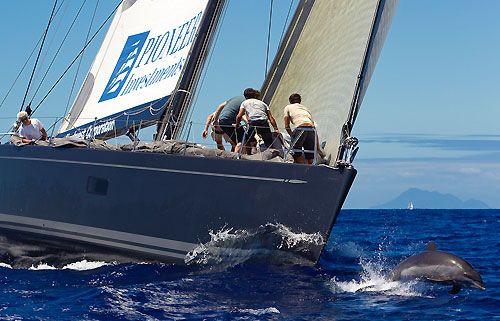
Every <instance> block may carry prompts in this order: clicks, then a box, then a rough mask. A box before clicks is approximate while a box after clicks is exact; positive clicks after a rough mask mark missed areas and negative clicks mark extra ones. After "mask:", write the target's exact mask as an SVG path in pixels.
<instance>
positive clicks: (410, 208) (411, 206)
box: [408, 201, 413, 211]
mask: <svg viewBox="0 0 500 321" xmlns="http://www.w3.org/2000/svg"><path fill="white" fill-rule="evenodd" d="M408 209H409V210H410V211H412V210H413V203H412V201H410V203H409V204H408Z"/></svg>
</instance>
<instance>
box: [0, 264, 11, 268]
mask: <svg viewBox="0 0 500 321" xmlns="http://www.w3.org/2000/svg"><path fill="white" fill-rule="evenodd" d="M0 268H6V269H12V266H11V265H10V264H7V263H0Z"/></svg>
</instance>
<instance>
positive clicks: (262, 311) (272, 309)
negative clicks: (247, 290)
mask: <svg viewBox="0 0 500 321" xmlns="http://www.w3.org/2000/svg"><path fill="white" fill-rule="evenodd" d="M236 312H241V313H249V314H253V315H264V314H271V313H277V314H279V313H281V312H280V310H278V309H276V308H275V307H270V308H265V309H237V310H236Z"/></svg>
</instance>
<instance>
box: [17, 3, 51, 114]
mask: <svg viewBox="0 0 500 321" xmlns="http://www.w3.org/2000/svg"><path fill="white" fill-rule="evenodd" d="M56 7H57V0H56V1H55V2H54V8H52V13H51V14H50V19H49V23H48V24H47V28H46V29H45V33H44V35H43V40H42V44H41V45H40V50H39V51H38V56H37V57H36V61H35V66H34V67H33V72H32V73H31V77H30V80H29V82H28V88H26V93H25V94H24V98H23V103H22V104H21V109H20V110H19V111H22V110H23V107H24V103H25V102H26V96H28V92H29V90H30V86H31V80H32V79H33V75H34V74H35V70H36V65H37V64H38V59H40V54H41V53H42V48H43V44H44V42H45V38H46V37H47V33H48V32H49V27H50V24H51V23H52V17H53V16H54V11H55V10H56Z"/></svg>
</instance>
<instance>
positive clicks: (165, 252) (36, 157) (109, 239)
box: [0, 145, 356, 262]
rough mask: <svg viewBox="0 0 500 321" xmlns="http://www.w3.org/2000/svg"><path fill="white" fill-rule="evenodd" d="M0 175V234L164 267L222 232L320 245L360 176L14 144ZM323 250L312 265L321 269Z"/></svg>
mask: <svg viewBox="0 0 500 321" xmlns="http://www.w3.org/2000/svg"><path fill="white" fill-rule="evenodd" d="M0 168H2V173H1V174H0V229H2V230H3V231H4V232H5V235H7V234H8V235H9V236H13V237H16V236H17V238H18V239H23V238H26V239H30V240H35V241H36V240H37V239H40V240H45V241H48V242H52V244H61V246H62V247H63V248H64V247H68V248H69V247H70V244H76V248H86V247H88V248H89V249H90V248H93V249H100V250H101V252H103V253H106V252H107V251H108V252H109V253H118V254H120V255H123V256H125V257H136V258H142V259H152V260H160V261H165V262H183V260H184V256H185V254H186V253H188V252H189V251H191V250H192V249H193V248H194V247H196V245H198V244H199V243H200V242H201V243H204V242H207V241H209V240H210V235H209V231H218V230H220V229H222V228H224V227H225V228H233V229H245V230H249V231H251V230H255V229H256V228H258V227H259V226H261V225H264V224H266V223H281V224H283V225H285V226H287V227H288V228H290V229H291V230H292V231H294V232H305V233H320V235H321V236H322V237H323V240H324V243H326V241H327V240H328V237H329V235H330V231H331V229H332V227H333V224H334V223H335V220H336V218H337V216H338V214H339V212H340V209H341V207H342V204H343V202H344V200H345V198H346V196H347V193H348V191H349V188H350V186H351V184H352V182H353V180H354V177H355V175H356V170H355V169H354V168H343V169H334V168H331V167H328V166H305V165H298V164H283V163H274V162H263V161H247V160H231V159H219V158H202V157H189V156H178V155H165V154H155V153H146V152H123V151H108V150H97V149H78V148H71V149H64V148H50V147H41V146H24V147H16V146H12V145H0ZM0 232H1V231H0ZM323 245H324V244H321V245H318V246H316V247H313V248H311V249H310V251H309V252H308V254H307V256H308V258H309V259H310V260H312V261H317V260H318V259H319V256H320V254H321V251H322V248H323Z"/></svg>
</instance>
